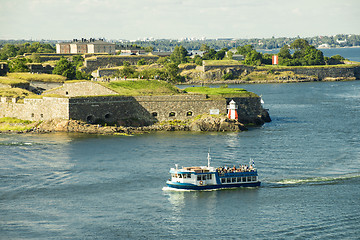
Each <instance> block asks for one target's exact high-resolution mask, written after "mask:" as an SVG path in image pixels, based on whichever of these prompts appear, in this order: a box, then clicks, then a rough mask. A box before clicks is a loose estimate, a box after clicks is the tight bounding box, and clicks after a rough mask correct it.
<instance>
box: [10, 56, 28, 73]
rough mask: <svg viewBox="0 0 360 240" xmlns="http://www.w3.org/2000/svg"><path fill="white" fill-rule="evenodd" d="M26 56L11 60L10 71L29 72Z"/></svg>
mask: <svg viewBox="0 0 360 240" xmlns="http://www.w3.org/2000/svg"><path fill="white" fill-rule="evenodd" d="M26 63H27V60H26V58H15V59H13V60H11V61H10V64H9V71H10V72H28V71H29V68H28V67H27V66H26Z"/></svg>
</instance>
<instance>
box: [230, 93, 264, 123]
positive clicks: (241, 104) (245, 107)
mask: <svg viewBox="0 0 360 240" xmlns="http://www.w3.org/2000/svg"><path fill="white" fill-rule="evenodd" d="M231 100H234V101H235V103H236V105H237V106H238V110H237V112H238V116H239V120H240V122H241V123H244V124H248V123H254V124H261V122H262V121H265V122H268V121H269V120H270V117H269V113H268V112H267V111H266V110H265V109H264V108H263V106H262V105H261V98H260V97H252V98H226V101H227V105H229V103H230V101H231Z"/></svg>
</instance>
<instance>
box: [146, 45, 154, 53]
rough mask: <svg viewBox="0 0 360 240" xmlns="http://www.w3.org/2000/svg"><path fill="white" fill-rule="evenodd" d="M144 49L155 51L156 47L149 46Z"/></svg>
mask: <svg viewBox="0 0 360 240" xmlns="http://www.w3.org/2000/svg"><path fill="white" fill-rule="evenodd" d="M144 50H145V52H152V51H154V48H153V47H151V46H147V47H145V48H144Z"/></svg>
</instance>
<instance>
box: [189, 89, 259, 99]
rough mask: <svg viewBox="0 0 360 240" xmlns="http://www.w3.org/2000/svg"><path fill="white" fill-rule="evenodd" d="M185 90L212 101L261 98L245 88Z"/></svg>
mask: <svg viewBox="0 0 360 240" xmlns="http://www.w3.org/2000/svg"><path fill="white" fill-rule="evenodd" d="M184 90H185V91H186V92H189V93H199V94H206V95H207V96H208V97H209V98H210V99H214V98H225V97H259V96H258V95H257V94H255V93H252V92H248V91H246V90H245V89H243V88H210V87H188V88H185V89H184Z"/></svg>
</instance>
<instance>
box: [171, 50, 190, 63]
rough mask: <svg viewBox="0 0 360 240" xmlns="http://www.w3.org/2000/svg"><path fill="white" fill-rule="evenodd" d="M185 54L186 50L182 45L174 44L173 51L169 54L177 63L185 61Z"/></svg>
mask: <svg viewBox="0 0 360 240" xmlns="http://www.w3.org/2000/svg"><path fill="white" fill-rule="evenodd" d="M187 54H188V51H187V50H186V49H185V48H184V47H183V46H180V47H179V46H176V47H175V49H174V52H173V53H172V54H171V55H170V60H171V61H172V62H174V63H176V64H177V65H179V64H180V63H187V59H186V56H187Z"/></svg>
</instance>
